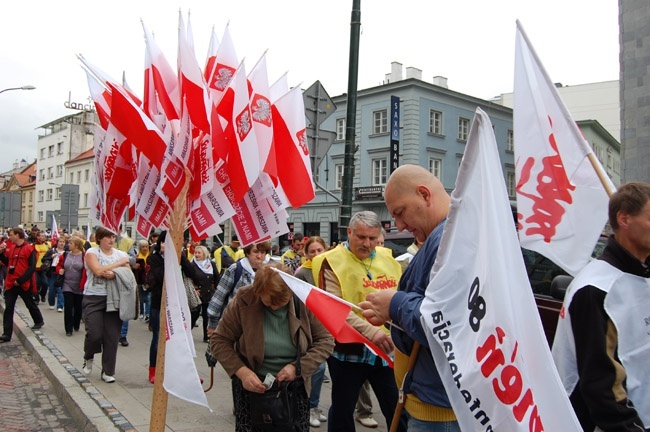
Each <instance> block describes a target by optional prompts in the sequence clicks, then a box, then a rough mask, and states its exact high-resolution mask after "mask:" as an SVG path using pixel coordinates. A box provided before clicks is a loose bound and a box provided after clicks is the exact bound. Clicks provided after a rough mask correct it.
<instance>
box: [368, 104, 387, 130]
mask: <svg viewBox="0 0 650 432" xmlns="http://www.w3.org/2000/svg"><path fill="white" fill-rule="evenodd" d="M372 119H373V128H372V133H373V134H375V135H377V134H383V133H388V111H387V110H381V111H375V112H373V113H372Z"/></svg>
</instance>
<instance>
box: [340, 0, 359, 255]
mask: <svg viewBox="0 0 650 432" xmlns="http://www.w3.org/2000/svg"><path fill="white" fill-rule="evenodd" d="M360 30H361V0H352V17H351V20H350V63H349V67H348V100H347V106H346V108H347V111H346V117H345V159H344V160H343V187H342V189H341V210H340V214H339V242H341V241H344V240H347V235H348V232H347V228H348V224H349V222H350V218H351V217H352V179H353V178H354V153H355V144H354V138H355V136H354V135H355V130H356V114H357V80H358V76H359V35H360Z"/></svg>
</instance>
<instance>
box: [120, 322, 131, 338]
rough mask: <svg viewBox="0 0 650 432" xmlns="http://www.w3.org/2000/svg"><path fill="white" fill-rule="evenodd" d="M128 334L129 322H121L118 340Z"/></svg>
mask: <svg viewBox="0 0 650 432" xmlns="http://www.w3.org/2000/svg"><path fill="white" fill-rule="evenodd" d="M128 332H129V322H128V321H122V329H121V330H120V339H121V338H125V337H126V335H127V333H128Z"/></svg>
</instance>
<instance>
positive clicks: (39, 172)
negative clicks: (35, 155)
mask: <svg viewBox="0 0 650 432" xmlns="http://www.w3.org/2000/svg"><path fill="white" fill-rule="evenodd" d="M38 178H39V179H41V180H45V168H43V169H40V170H38Z"/></svg>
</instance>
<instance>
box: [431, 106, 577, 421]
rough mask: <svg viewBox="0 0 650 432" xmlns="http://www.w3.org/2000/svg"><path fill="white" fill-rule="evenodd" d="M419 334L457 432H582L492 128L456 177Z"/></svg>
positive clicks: (480, 132) (472, 146)
mask: <svg viewBox="0 0 650 432" xmlns="http://www.w3.org/2000/svg"><path fill="white" fill-rule="evenodd" d="M451 199H452V203H451V210H450V212H449V217H448V219H447V223H446V225H445V228H444V232H443V236H442V241H441V244H440V251H439V253H438V257H437V259H436V262H435V264H434V267H433V270H432V272H431V282H430V283H429V286H428V287H427V291H426V296H425V299H424V300H423V302H422V306H421V309H420V310H421V313H422V325H423V328H425V330H426V333H427V338H428V341H429V346H430V348H431V352H432V354H433V358H434V361H435V364H436V367H437V369H438V372H439V373H440V376H441V377H442V379H443V383H444V385H445V389H446V391H447V394H448V396H449V399H450V401H451V405H452V408H453V410H454V413H455V414H456V417H457V418H458V422H459V425H460V428H461V430H463V431H477V432H478V431H481V432H484V431H491V430H494V431H497V430H501V431H508V432H516V431H526V432H529V431H542V430H547V431H562V432H569V431H581V430H582V429H581V427H580V424H579V423H578V421H577V419H576V418H575V415H574V414H573V409H572V408H571V404H570V402H569V399H568V397H567V394H566V392H565V391H564V387H563V386H562V383H561V381H560V378H559V376H558V374H557V371H556V370H555V366H554V364H553V358H552V357H551V352H550V350H549V348H548V344H547V342H546V338H545V336H544V332H543V330H542V325H541V322H540V319H539V315H538V313H537V309H536V306H535V301H534V299H533V294H532V290H531V288H530V284H529V282H528V277H527V276H526V270H525V267H524V262H523V258H522V255H521V250H520V248H519V242H518V241H517V234H516V232H515V229H514V226H513V224H512V214H511V210H510V203H509V201H508V194H507V191H506V186H505V182H504V179H503V174H502V168H501V163H500V161H499V156H498V150H497V144H496V140H495V138H494V133H493V131H492V124H491V123H490V120H489V118H488V116H487V114H485V112H483V111H482V110H481V109H480V108H477V109H476V115H475V117H474V122H473V124H472V128H471V131H470V135H469V139H468V142H467V147H466V150H465V155H464V156H463V160H462V163H461V165H460V168H459V171H458V178H457V180H456V189H455V190H454V191H453V193H452V196H451Z"/></svg>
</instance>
